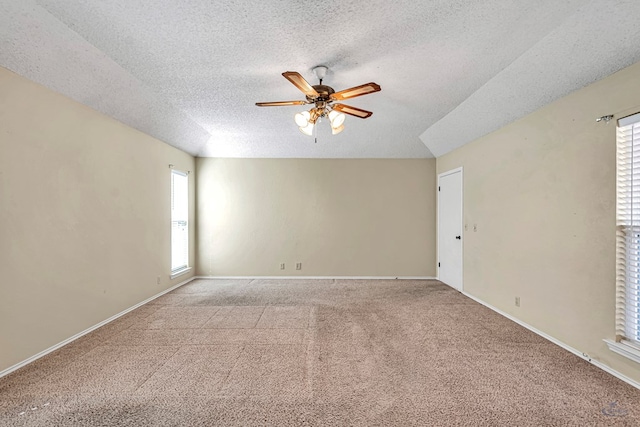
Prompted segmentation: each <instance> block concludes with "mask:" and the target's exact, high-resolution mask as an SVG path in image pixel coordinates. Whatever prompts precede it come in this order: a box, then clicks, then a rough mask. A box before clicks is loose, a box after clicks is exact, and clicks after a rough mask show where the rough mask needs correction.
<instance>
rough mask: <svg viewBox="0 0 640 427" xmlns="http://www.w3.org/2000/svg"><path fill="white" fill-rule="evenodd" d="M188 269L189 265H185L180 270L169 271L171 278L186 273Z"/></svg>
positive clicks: (189, 269)
mask: <svg viewBox="0 0 640 427" xmlns="http://www.w3.org/2000/svg"><path fill="white" fill-rule="evenodd" d="M190 271H191V267H185V268H182V269H180V270H176V271H173V272H171V278H172V279H175V278H176V277H178V276H182V275H183V274H186V273H188V272H190Z"/></svg>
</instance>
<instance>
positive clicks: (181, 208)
mask: <svg viewBox="0 0 640 427" xmlns="http://www.w3.org/2000/svg"><path fill="white" fill-rule="evenodd" d="M188 266H189V177H188V175H187V174H186V173H184V172H180V171H175V170H172V171H171V272H172V273H175V272H176V271H180V270H182V269H185V268H187V267H188Z"/></svg>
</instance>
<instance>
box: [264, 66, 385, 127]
mask: <svg viewBox="0 0 640 427" xmlns="http://www.w3.org/2000/svg"><path fill="white" fill-rule="evenodd" d="M313 72H314V74H315V75H316V77H318V80H320V83H319V84H317V85H313V86H312V85H310V84H309V83H308V82H307V81H306V80H305V79H304V77H302V75H300V73H297V72H295V71H287V72H284V73H282V75H283V76H284V78H285V79H287V80H289V81H290V82H291V83H293V85H294V86H295V87H297V88H298V89H300V90H301V91H302V93H304V94H305V95H306V97H307V99H306V101H278V102H256V105H257V106H258V107H281V106H285V105H307V104H315V107H313V108H312V109H311V110H309V111H303V112H301V113H297V114H296V115H295V116H294V119H295V121H296V124H297V125H298V126H299V127H300V132H302V133H304V134H305V135H309V136H311V135H312V134H313V129H314V125H315V124H316V122H317V121H318V120H319V119H320V118H321V117H326V118H328V119H329V122H330V123H331V131H332V133H333V134H334V135H335V134H338V133H340V132H342V131H343V129H344V120H345V118H346V117H345V114H349V115H350V116H355V117H359V118H361V119H366V118H367V117H370V116H371V115H372V114H373V113H372V112H371V111H367V110H362V109H360V108H356V107H352V106H350V105H345V104H340V103H334V102H335V101H342V100H344V99H351V98H355V97H357V96H362V95H367V94H370V93H373V92H379V91H380V86H379V85H377V84H376V83H373V82H370V83H365V84H363V85H360V86H355V87H352V88H349V89H345V90H341V91H340V92H336V91H335V90H333V88H332V87H330V86H327V85H323V84H322V80H323V79H324V77H325V76H326V75H327V67H325V66H324V65H319V66H317V67H315V68H314V69H313Z"/></svg>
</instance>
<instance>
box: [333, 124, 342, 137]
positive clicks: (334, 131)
mask: <svg viewBox="0 0 640 427" xmlns="http://www.w3.org/2000/svg"><path fill="white" fill-rule="evenodd" d="M343 130H344V125H340V126H338V127H337V128H334V127H332V128H331V133H332V134H334V135H337V134H339V133H340V132H342V131H343Z"/></svg>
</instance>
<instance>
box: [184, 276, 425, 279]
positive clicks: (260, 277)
mask: <svg viewBox="0 0 640 427" xmlns="http://www.w3.org/2000/svg"><path fill="white" fill-rule="evenodd" d="M195 279H285V280H287V279H301V280H311V279H314V280H321V279H325V280H327V279H347V280H348V279H351V280H396V279H397V280H436V278H435V277H431V276H196V277H195Z"/></svg>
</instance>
